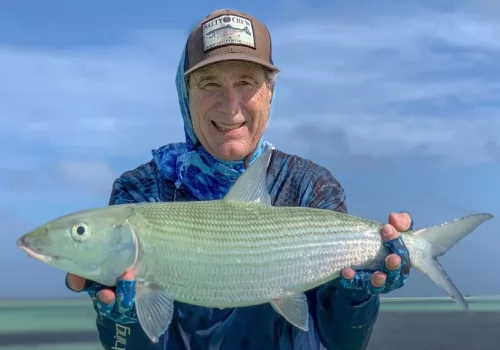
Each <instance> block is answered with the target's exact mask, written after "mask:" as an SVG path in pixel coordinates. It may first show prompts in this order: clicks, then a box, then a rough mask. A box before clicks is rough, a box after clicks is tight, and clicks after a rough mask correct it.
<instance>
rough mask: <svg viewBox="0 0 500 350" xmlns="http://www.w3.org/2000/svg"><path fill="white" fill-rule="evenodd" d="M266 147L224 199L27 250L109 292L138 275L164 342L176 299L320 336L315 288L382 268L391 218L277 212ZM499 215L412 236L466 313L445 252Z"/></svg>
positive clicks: (25, 245)
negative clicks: (244, 312) (313, 329)
mask: <svg viewBox="0 0 500 350" xmlns="http://www.w3.org/2000/svg"><path fill="white" fill-rule="evenodd" d="M272 152H273V150H268V151H266V152H264V153H263V154H262V155H261V156H260V157H258V158H257V159H256V160H255V161H254V162H253V163H252V164H251V165H250V166H249V167H248V168H247V169H246V170H245V171H244V172H243V173H242V175H241V176H240V177H239V178H238V180H237V181H236V182H235V183H234V185H233V186H232V187H231V188H230V190H229V191H228V193H227V194H226V195H225V196H224V197H223V198H221V199H217V200H208V201H188V202H146V203H130V204H120V205H111V206H105V207H98V208H91V209H84V210H80V211H77V212H73V213H70V214H67V215H64V216H61V217H59V218H56V219H54V220H51V221H49V222H47V223H45V224H43V225H41V226H39V227H37V228H35V229H34V230H32V231H30V232H27V233H25V234H24V235H22V236H20V237H19V238H18V240H17V246H18V247H19V248H20V249H22V250H23V251H24V252H25V253H27V254H28V256H30V257H32V258H35V259H37V260H39V261H40V262H42V263H45V264H48V265H50V266H52V267H54V268H57V269H60V270H63V271H65V272H69V273H72V274H75V275H78V276H81V277H84V278H86V279H89V280H93V281H95V282H98V283H100V284H102V285H105V286H110V287H112V286H114V285H116V280H117V278H118V277H119V276H120V275H122V274H123V273H124V272H125V270H127V269H132V270H133V271H134V272H135V275H136V299H135V307H136V313H137V316H138V322H139V323H140V325H141V327H142V329H143V330H144V332H145V333H146V334H147V336H148V337H149V338H150V339H151V341H153V342H158V339H159V337H160V336H161V335H162V334H163V333H164V332H165V331H166V330H167V329H168V326H169V325H170V323H171V320H172V315H173V311H174V301H178V302H183V303H187V304H191V305H198V306H202V307H209V308H218V309H227V308H238V307H248V306H253V305H262V304H266V303H269V304H270V305H271V306H272V308H273V309H274V310H275V311H276V312H277V313H278V314H279V315H281V316H282V317H284V319H285V320H287V321H288V322H290V323H291V324H292V325H294V326H295V327H297V328H298V329H300V330H302V331H308V329H309V324H308V322H309V321H308V320H309V312H308V304H307V298H306V295H305V292H307V291H308V290H311V289H313V288H315V287H318V286H320V285H323V284H325V283H328V282H329V281H332V280H334V279H336V278H338V277H339V276H340V273H341V271H342V270H343V269H345V268H348V267H350V268H353V269H355V270H360V269H377V268H380V266H381V265H382V264H383V262H384V259H385V258H386V257H387V255H388V251H387V250H386V248H385V246H384V244H383V241H382V238H381V235H380V230H381V228H382V226H383V223H381V222H377V221H373V220H370V219H366V218H362V217H358V216H355V215H352V214H346V213H341V212H337V211H333V210H327V209H319V208H309V207H287V206H274V205H272V198H271V195H270V193H269V191H268V188H267V186H266V176H267V175H266V174H267V169H268V167H269V164H270V161H271V160H272V154H273V153H272ZM491 218H493V215H491V214H489V213H479V214H474V215H469V216H465V217H462V218H460V219H455V220H452V221H449V222H445V223H442V224H440V225H437V226H431V227H427V228H421V229H415V230H411V231H408V232H404V233H402V234H401V237H402V239H403V241H404V243H405V246H406V247H407V249H408V251H409V256H410V266H411V268H415V269H416V270H419V271H421V272H422V273H424V274H425V275H426V276H427V277H428V278H430V280H432V281H433V282H434V283H435V284H437V285H438V286H439V287H440V288H442V290H444V292H445V293H447V294H448V295H449V296H451V297H452V298H453V299H454V300H455V301H456V302H457V303H458V304H459V305H460V306H461V307H462V308H463V309H467V308H468V305H467V302H466V300H465V299H464V297H463V295H462V294H461V292H460V291H459V290H458V289H457V287H456V286H455V285H454V283H453V281H452V280H451V279H450V278H449V277H448V275H447V273H446V271H445V270H444V269H443V267H442V266H441V264H440V263H439V261H438V260H437V258H438V257H440V256H442V255H444V254H445V253H446V252H447V251H448V250H449V249H450V248H452V247H453V246H454V245H455V244H456V243H458V242H459V241H461V240H462V239H463V238H464V237H466V236H467V235H468V234H470V233H471V232H473V231H474V230H475V229H476V228H477V227H479V226H480V225H481V224H482V223H484V222H485V221H487V220H489V219H491Z"/></svg>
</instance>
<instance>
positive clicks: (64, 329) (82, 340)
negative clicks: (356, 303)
mask: <svg viewBox="0 0 500 350" xmlns="http://www.w3.org/2000/svg"><path fill="white" fill-rule="evenodd" d="M468 301H469V305H470V311H469V312H462V311H461V310H460V308H459V307H458V305H457V304H456V303H455V302H454V301H452V300H451V299H449V298H387V299H383V300H382V307H381V313H380V316H379V319H378V321H377V324H376V326H375V330H374V332H373V335H372V338H371V341H370V344H369V346H368V350H392V349H395V350H400V349H402V348H405V350H423V349H425V350H434V349H436V350H439V349H453V350H462V349H463V350H469V349H475V350H476V349H477V350H490V349H491V350H499V349H500V332H499V331H498V329H500V296H495V297H471V298H468ZM0 349H1V350H14V349H15V350H24V349H26V350H28V349H29V350H33V349H38V350H49V349H50V350H63V349H64V350H97V349H102V347H101V346H100V344H99V343H98V342H97V333H96V329H95V312H94V310H93V308H92V304H91V302H90V300H89V299H88V298H85V299H82V300H78V299H77V300H48V301H47V300H45V301H28V300H24V301H22V300H21V301H20V300H0ZM235 350H236V349H235Z"/></svg>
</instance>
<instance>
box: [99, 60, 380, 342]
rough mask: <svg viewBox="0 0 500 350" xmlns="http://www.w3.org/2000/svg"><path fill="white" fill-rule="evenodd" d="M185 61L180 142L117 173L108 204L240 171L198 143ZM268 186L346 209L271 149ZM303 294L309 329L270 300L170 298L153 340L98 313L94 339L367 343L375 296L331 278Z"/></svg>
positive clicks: (155, 197) (200, 188)
mask: <svg viewBox="0 0 500 350" xmlns="http://www.w3.org/2000/svg"><path fill="white" fill-rule="evenodd" d="M185 60H186V52H185V51H184V52H183V54H182V57H181V60H180V62H179V66H178V70H177V75H176V86H177V94H178V98H179V105H180V110H181V114H182V118H183V120H184V133H185V142H182V143H172V144H167V145H165V146H162V147H160V148H158V149H156V150H153V151H152V155H153V159H152V160H151V161H149V162H147V163H145V164H142V165H140V166H139V167H137V168H136V169H134V170H131V171H127V172H125V173H123V174H122V175H121V176H120V177H119V178H118V179H116V180H115V182H114V184H113V188H112V193H111V196H110V200H109V204H110V205H118V204H124V203H133V202H147V201H149V202H155V201H194V200H209V199H220V198H222V197H223V196H224V195H225V194H226V193H227V192H228V190H229V188H230V187H231V186H232V184H233V183H234V182H235V181H236V180H237V179H238V177H239V176H240V175H241V173H242V172H243V171H245V162H244V161H233V162H223V161H220V160H218V159H216V158H214V157H213V156H212V155H210V154H209V153H208V152H207V151H206V150H204V148H203V147H202V146H201V145H200V143H199V141H198V139H197V137H196V135H195V133H194V130H193V126H192V123H191V116H190V114H189V108H188V106H189V105H188V102H189V101H188V94H187V87H186V83H185V79H184V71H185ZM269 148H273V146H272V145H271V144H270V143H268V142H265V141H263V140H261V141H260V142H259V143H258V146H257V148H256V150H255V151H254V153H253V154H252V155H251V156H250V161H249V163H250V164H251V163H252V162H253V160H255V159H256V158H257V157H258V156H260V155H261V154H262V152H263V151H265V150H266V149H269ZM267 186H268V189H269V192H270V193H271V196H272V204H273V205H275V206H307V207H315V208H322V209H330V210H337V211H341V212H347V209H346V205H345V193H344V190H343V188H342V187H341V185H340V184H339V183H338V182H337V180H336V179H335V178H334V177H333V175H332V174H331V173H330V172H329V171H328V170H326V169H325V168H323V167H320V166H319V165H316V164H314V163H313V162H311V161H308V160H305V159H303V158H300V157H298V156H293V155H288V154H286V153H283V152H281V151H278V150H274V155H273V157H272V161H271V163H270V165H269V169H268V174H267ZM306 296H307V298H308V303H309V313H310V319H309V324H310V329H309V331H308V332H304V331H302V330H300V329H298V328H296V327H294V326H293V325H291V324H290V323H288V322H287V321H286V320H285V319H284V318H283V317H282V316H280V315H279V314H277V313H276V312H275V311H274V310H273V309H272V307H271V305H270V304H264V305H257V306H252V307H245V308H236V309H224V310H219V309H211V308H205V307H200V306H194V305H187V304H183V303H180V302H175V304H174V305H175V308H174V315H173V319H172V323H171V324H170V326H169V329H168V330H167V331H166V332H165V334H164V335H163V336H162V337H160V340H159V342H158V343H157V344H152V343H151V341H150V340H149V339H148V338H147V336H146V335H145V333H144V332H143V331H142V329H141V326H140V325H139V324H138V323H137V324H126V325H120V324H118V323H116V322H114V321H112V320H111V319H107V318H102V317H100V316H98V317H97V322H96V323H97V329H98V332H99V339H100V341H101V344H102V346H103V347H104V348H105V349H109V350H111V349H113V350H122V349H123V350H125V349H127V350H128V349H141V350H149V349H151V350H152V349H158V350H181V349H182V350H184V349H186V350H187V349H189V350H238V349H242V350H243V349H252V350H253V349H255V350H292V349H293V350H319V349H329V350H335V349H356V350H359V349H365V348H366V346H367V344H368V340H369V338H370V335H371V332H372V329H373V325H374V323H375V321H376V319H377V316H378V310H379V298H378V296H369V295H366V294H364V293H363V292H358V291H347V290H344V289H342V288H341V287H340V284H339V283H338V280H334V281H332V282H330V283H328V284H325V285H323V286H320V287H318V288H315V289H313V290H310V291H308V292H307V293H306ZM117 339H119V341H118V340H117Z"/></svg>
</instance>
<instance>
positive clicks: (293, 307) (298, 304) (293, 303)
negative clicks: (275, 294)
mask: <svg viewBox="0 0 500 350" xmlns="http://www.w3.org/2000/svg"><path fill="white" fill-rule="evenodd" d="M271 306H272V307H273V309H274V310H275V311H276V312H277V313H279V314H280V315H281V316H283V317H284V318H285V319H286V320H287V321H288V322H290V323H291V324H293V325H294V326H295V327H297V328H300V329H302V330H303V331H306V332H307V331H308V330H309V307H308V304H307V297H306V296H305V294H304V293H290V294H288V295H287V296H285V297H283V298H280V299H273V300H272V301H271Z"/></svg>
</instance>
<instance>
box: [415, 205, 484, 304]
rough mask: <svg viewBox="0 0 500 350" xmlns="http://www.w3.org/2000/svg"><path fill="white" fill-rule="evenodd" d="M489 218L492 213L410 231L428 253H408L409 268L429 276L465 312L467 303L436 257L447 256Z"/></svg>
mask: <svg viewBox="0 0 500 350" xmlns="http://www.w3.org/2000/svg"><path fill="white" fill-rule="evenodd" d="M491 218H493V215H491V214H474V215H470V216H466V217H463V218H461V219H457V220H454V221H450V222H446V223H443V224H441V225H437V226H432V227H427V228H424V229H420V230H415V231H414V232H413V234H414V235H416V236H417V237H418V238H419V239H422V240H424V242H423V243H424V246H426V247H428V249H429V250H427V249H426V250H425V251H420V252H413V254H412V252H411V251H410V259H411V266H412V267H414V268H416V269H417V270H419V271H420V272H422V273H423V274H425V275H426V276H427V277H429V278H430V279H431V280H432V281H433V282H434V283H435V284H436V285H438V286H439V287H440V288H442V289H443V290H444V291H445V292H446V293H447V294H448V295H449V296H450V297H451V298H452V299H453V300H455V301H456V302H457V303H458V304H459V305H460V306H462V307H463V308H464V309H468V305H467V301H466V300H465V298H464V296H463V295H462V293H461V292H460V291H459V290H458V288H457V287H456V286H455V284H454V283H453V281H452V280H451V279H450V278H449V277H448V274H447V273H446V271H445V269H444V268H443V267H442V266H441V265H440V264H439V262H438V261H437V258H438V257H440V256H442V255H444V254H446V252H447V251H448V250H449V249H450V248H451V247H453V246H454V245H455V244H457V243H458V242H460V241H461V240H462V239H463V238H465V237H466V236H467V235H468V234H469V233H471V232H473V231H474V230H475V229H476V228H478V227H479V226H480V225H481V224H482V223H484V222H485V221H487V220H489V219H491ZM421 243H422V242H421ZM417 246H421V245H420V244H418V245H417ZM429 253H430V254H429Z"/></svg>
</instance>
